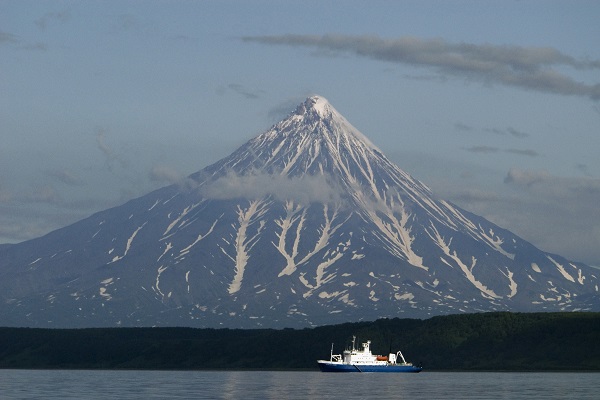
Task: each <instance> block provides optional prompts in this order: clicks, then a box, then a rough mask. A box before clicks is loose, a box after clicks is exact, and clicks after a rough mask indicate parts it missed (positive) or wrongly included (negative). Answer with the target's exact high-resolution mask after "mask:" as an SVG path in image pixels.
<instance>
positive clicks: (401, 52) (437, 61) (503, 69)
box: [242, 34, 600, 100]
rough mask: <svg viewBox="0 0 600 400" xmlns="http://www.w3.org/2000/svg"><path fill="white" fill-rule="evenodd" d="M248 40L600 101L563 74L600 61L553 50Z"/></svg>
mask: <svg viewBox="0 0 600 400" xmlns="http://www.w3.org/2000/svg"><path fill="white" fill-rule="evenodd" d="M242 40H244V41H246V42H256V43H262V44H270V45H285V46H304V47H312V48H316V49H319V50H321V51H329V52H330V54H344V53H352V54H355V55H358V56H361V57H367V58H371V59H375V60H381V61H388V62H393V63H398V64H407V65H412V66H421V67H429V68H433V69H434V70H435V71H436V72H437V73H440V74H442V75H448V76H455V77H463V78H468V79H475V80H479V81H481V82H484V83H486V84H502V85H507V86H514V87H519V88H522V89H529V90H535V91H540V92H545V93H554V94H561V95H574V96H582V97H589V98H591V99H593V100H600V83H595V84H588V83H583V82H579V81H576V80H575V79H574V78H572V77H571V76H568V75H566V74H565V73H564V72H562V71H563V70H564V67H568V68H573V69H575V70H591V69H600V60H588V59H576V58H574V57H572V56H569V55H567V54H564V53H562V52H560V51H558V50H557V49H554V48H551V47H520V46H502V45H493V44H471V43H450V42H447V41H445V40H443V39H421V38H415V37H401V38H397V39H382V38H380V37H377V36H348V35H323V36H318V35H291V34H288V35H278V36H247V37H244V38H242ZM559 69H560V71H559Z"/></svg>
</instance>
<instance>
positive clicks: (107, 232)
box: [0, 96, 600, 328]
mask: <svg viewBox="0 0 600 400" xmlns="http://www.w3.org/2000/svg"><path fill="white" fill-rule="evenodd" d="M598 286H599V271H597V270H595V269H593V268H590V267H588V266H586V265H583V264H580V263H575V262H571V261H568V260H566V259H564V258H563V257H560V256H558V255H553V254H548V253H546V252H543V251H541V250H539V249H537V248H535V247H534V246H533V245H531V244H530V243H528V242H526V241H525V240H523V239H521V238H519V237H517V236H516V235H514V234H512V233H511V232H509V231H507V230H505V229H502V228H500V227H498V226H496V225H494V224H492V223H491V222H489V221H487V220H485V219H484V218H482V217H479V216H476V215H474V214H472V213H469V212H467V211H465V210H462V209H460V208H458V207H456V206H455V205H453V204H451V203H449V202H447V201H444V200H440V199H436V198H434V197H433V196H432V193H431V192H430V190H429V189H428V188H427V187H426V186H425V185H424V184H422V183H421V182H419V181H418V180H416V179H414V178H412V177H411V176H410V175H409V174H407V173H406V172H404V171H402V170H401V169H400V168H399V167H397V166H396V165H394V164H393V163H391V162H390V161H389V160H388V159H387V158H386V157H385V155H384V154H383V153H382V152H381V150H379V149H378V148H377V147H376V146H375V145H373V144H372V143H371V142H370V141H369V140H368V139H367V138H366V137H365V136H364V135H363V134H361V133H360V132H359V131H358V130H357V129H356V128H354V127H353V126H352V125H351V124H350V123H349V122H348V121H347V120H346V119H345V118H344V117H343V116H341V115H340V114H339V113H338V112H337V111H336V110H335V109H334V108H333V107H332V106H331V104H329V103H328V102H327V100H325V99H323V98H322V97H318V96H315V97H310V98H308V99H307V100H306V101H305V102H304V103H302V104H300V105H299V106H298V108H297V109H296V110H295V111H294V112H293V113H291V114H290V115H289V116H288V117H287V118H286V119H284V120H283V121H281V122H279V123H277V124H276V125H274V126H273V127H271V129H269V130H268V131H266V132H264V133H263V134H261V135H259V136H257V137H255V138H254V139H252V140H250V141H249V142H247V143H246V144H245V145H243V146H242V147H240V148H239V149H237V150H236V151H235V152H234V153H233V154H231V155H230V156H228V157H226V158H224V159H222V160H220V161H219V162H217V163H215V164H213V165H210V166H208V167H206V168H204V169H203V170H201V171H199V172H197V173H195V174H193V175H191V176H189V177H188V178H187V179H186V181H185V182H181V183H180V184H177V185H172V186H168V187H165V188H162V189H159V190H156V191H154V192H152V193H149V194H147V195H145V196H143V197H140V198H137V199H134V200H131V201H129V202H127V203H126V204H123V205H122V206H119V207H115V208H112V209H109V210H105V211H102V212H99V213H97V214H94V215H92V216H91V217H89V218H87V219H84V220H82V221H79V222H77V223H75V224H73V225H71V226H68V227H65V228H62V229H59V230H56V231H54V232H51V233H49V234H47V235H45V236H43V237H41V238H37V239H34V240H30V241H26V242H23V243H20V244H14V245H2V246H0V325H2V326H30V327H100V326H193V327H230V328H253V327H276V328H282V327H293V328H298V327H307V326H315V325H325V324H334V323H342V322H348V321H359V320H374V319H377V318H381V317H390V318H392V317H412V318H427V317H429V316H432V315H440V314H454V313H467V312H483V311H499V310H510V311H561V310H564V311H578V310H593V311H600V297H599V292H598V290H599V288H598Z"/></svg>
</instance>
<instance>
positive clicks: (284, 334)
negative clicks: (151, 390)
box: [0, 312, 600, 370]
mask: <svg viewBox="0 0 600 400" xmlns="http://www.w3.org/2000/svg"><path fill="white" fill-rule="evenodd" d="M353 335H355V336H357V338H358V340H359V341H366V340H371V341H372V345H371V349H372V351H373V353H380V354H385V353H387V352H388V351H389V349H390V345H391V348H392V349H393V350H394V351H397V350H402V352H403V354H404V356H405V357H406V359H407V360H408V361H411V362H413V363H415V364H422V365H423V367H424V368H425V370H600V345H599V344H600V313H533V314H529V313H506V312H502V313H483V314H465V315H451V316H444V317H434V318H430V319H427V320H418V319H398V318H395V319H381V320H377V321H374V322H360V323H346V324H341V325H331V326H323V327H318V328H313V329H301V330H296V329H283V330H274V329H258V330H257V329H252V330H241V329H192V328H106V329H66V330H64V329H31V328H0V368H74V369H77V368H103V369H316V368H317V366H316V360H317V359H322V358H329V352H330V349H331V344H332V343H334V351H335V352H336V353H340V352H341V351H342V350H343V349H344V348H345V347H347V346H348V345H349V343H350V342H351V340H352V336H353Z"/></svg>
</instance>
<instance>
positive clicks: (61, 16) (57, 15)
mask: <svg viewBox="0 0 600 400" xmlns="http://www.w3.org/2000/svg"><path fill="white" fill-rule="evenodd" d="M70 19H71V13H70V12H69V11H61V12H49V13H46V14H44V15H43V16H42V17H40V18H38V19H36V20H35V24H36V25H37V26H38V28H40V29H41V30H46V28H47V27H48V25H50V24H51V23H53V22H59V23H65V22H67V21H69V20H70Z"/></svg>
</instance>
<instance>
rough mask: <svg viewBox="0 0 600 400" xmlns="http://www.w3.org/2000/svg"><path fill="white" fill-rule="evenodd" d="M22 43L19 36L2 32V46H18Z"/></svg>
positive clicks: (0, 39) (0, 40)
mask: <svg viewBox="0 0 600 400" xmlns="http://www.w3.org/2000/svg"><path fill="white" fill-rule="evenodd" d="M20 41H21V39H19V37H18V36H17V35H14V34H12V33H10V32H4V31H0V45H1V44H17V43H19V42H20Z"/></svg>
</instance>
